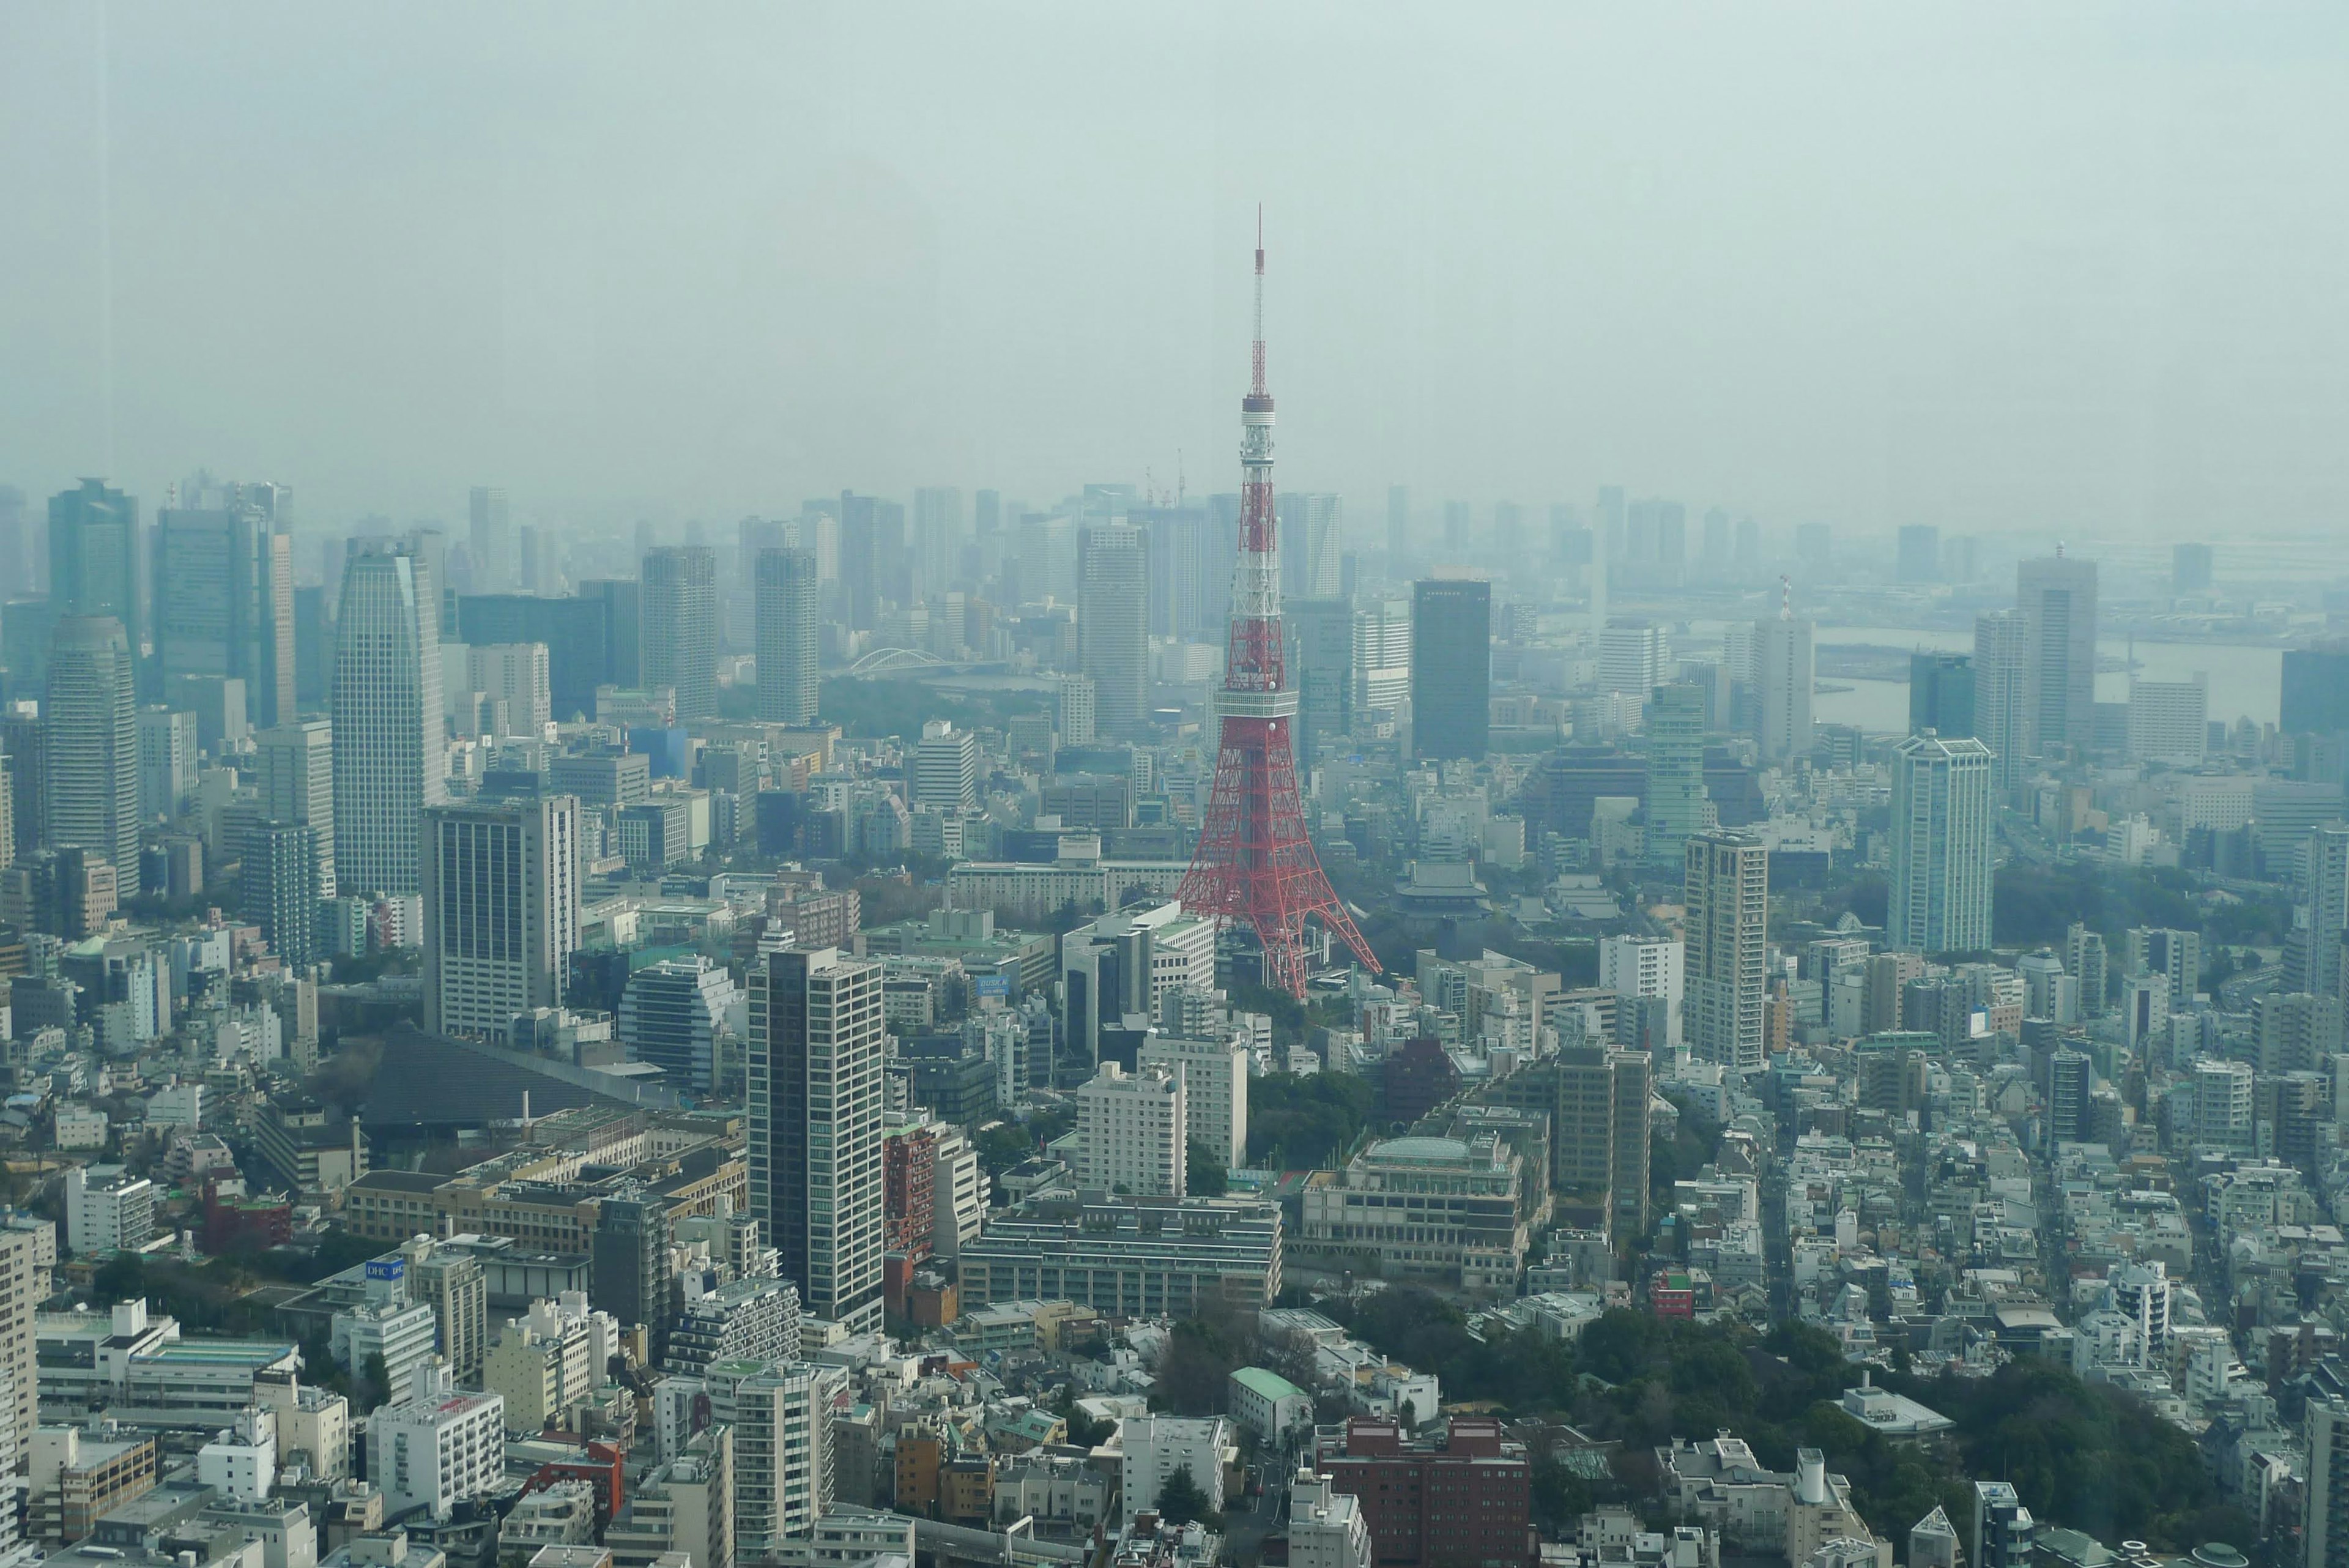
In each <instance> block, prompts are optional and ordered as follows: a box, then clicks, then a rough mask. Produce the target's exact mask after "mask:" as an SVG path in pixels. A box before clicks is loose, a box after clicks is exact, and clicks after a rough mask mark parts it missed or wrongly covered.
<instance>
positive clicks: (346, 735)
mask: <svg viewBox="0 0 2349 1568" xmlns="http://www.w3.org/2000/svg"><path fill="white" fill-rule="evenodd" d="M334 713H335V719H334V726H335V727H334V745H333V748H332V749H333V761H334V778H335V786H334V803H335V882H336V887H337V888H340V889H341V890H342V891H343V892H344V893H346V894H349V895H355V896H358V897H362V898H363V897H366V896H367V895H368V894H372V893H398V894H414V893H419V892H421V891H422V890H423V887H424V873H423V864H422V861H423V856H422V848H423V844H424V809H425V807H427V806H431V805H440V804H441V803H442V802H443V801H445V800H447V799H448V798H449V755H448V746H447V743H446V738H445V737H446V732H445V730H444V729H443V727H442V718H441V710H440V585H439V584H438V583H436V582H434V581H433V577H432V568H431V566H430V565H429V563H428V562H427V561H426V559H425V557H424V556H420V555H417V554H415V553H413V552H412V551H411V550H409V548H408V547H407V546H405V545H399V544H397V543H395V542H393V541H390V540H382V539H376V540H367V541H365V542H361V541H357V540H354V541H353V542H352V551H351V555H350V557H349V559H348V561H347V563H346V564H345V566H344V567H343V594H342V607H341V611H340V615H339V618H338V619H337V621H336V628H335V686H334Z"/></svg>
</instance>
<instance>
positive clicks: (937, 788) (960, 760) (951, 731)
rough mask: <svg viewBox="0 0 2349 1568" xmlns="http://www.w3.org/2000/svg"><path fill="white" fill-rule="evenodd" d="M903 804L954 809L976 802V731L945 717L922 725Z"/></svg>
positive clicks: (951, 810)
mask: <svg viewBox="0 0 2349 1568" xmlns="http://www.w3.org/2000/svg"><path fill="white" fill-rule="evenodd" d="M908 782H909V783H910V784H911V786H912V787H911V789H910V790H909V791H908V795H909V799H908V802H907V804H908V805H912V806H913V807H914V809H916V810H917V811H920V810H929V811H942V812H947V813H949V814H951V813H957V812H964V811H968V810H970V809H971V808H972V807H974V806H976V805H978V732H975V731H972V730H968V729H961V728H957V726H956V725H955V723H954V722H953V721H952V720H949V719H931V720H927V721H926V722H924V723H923V725H922V738H921V740H920V741H919V742H917V743H916V746H915V748H914V759H913V768H912V772H911V774H910V777H909V781H908Z"/></svg>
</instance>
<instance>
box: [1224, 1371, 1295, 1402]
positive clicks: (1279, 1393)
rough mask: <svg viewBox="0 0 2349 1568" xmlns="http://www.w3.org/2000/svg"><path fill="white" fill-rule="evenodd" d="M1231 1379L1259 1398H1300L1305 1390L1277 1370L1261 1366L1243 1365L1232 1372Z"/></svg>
mask: <svg viewBox="0 0 2349 1568" xmlns="http://www.w3.org/2000/svg"><path fill="white" fill-rule="evenodd" d="M1232 1381H1233V1382H1235V1383H1237V1384H1238V1385H1239V1386H1241V1387H1243V1388H1245V1389H1247V1391H1248V1392H1249V1393H1251V1394H1253V1395H1255V1396H1256V1397H1257V1398H1259V1399H1272V1400H1280V1399H1302V1398H1304V1397H1306V1396H1305V1390H1304V1389H1302V1388H1299V1386H1297V1385H1296V1384H1294V1383H1291V1382H1290V1381H1289V1380H1288V1378H1286V1377H1283V1376H1281V1375H1280V1374H1279V1373H1278V1372H1272V1371H1268V1370H1267V1369H1266V1368H1264V1367H1261V1366H1243V1367H1240V1368H1239V1369H1238V1370H1237V1371H1236V1372H1234V1373H1233V1374H1232Z"/></svg>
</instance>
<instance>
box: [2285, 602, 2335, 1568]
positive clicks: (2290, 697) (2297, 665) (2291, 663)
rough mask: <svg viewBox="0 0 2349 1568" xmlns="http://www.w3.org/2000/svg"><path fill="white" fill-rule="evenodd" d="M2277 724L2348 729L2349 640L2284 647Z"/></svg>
mask: <svg viewBox="0 0 2349 1568" xmlns="http://www.w3.org/2000/svg"><path fill="white" fill-rule="evenodd" d="M2276 727H2277V728H2278V729H2280V730H2282V732H2284V733H2285V734H2287V735H2336V734H2342V733H2344V732H2349V642H2333V643H2327V644H2324V645H2323V646H2320V647H2316V648H2287V649H2284V650H2283V690H2282V701H2281V704H2280V706H2279V709H2278V716H2277V722H2276ZM2344 1547H2349V1541H2344Z"/></svg>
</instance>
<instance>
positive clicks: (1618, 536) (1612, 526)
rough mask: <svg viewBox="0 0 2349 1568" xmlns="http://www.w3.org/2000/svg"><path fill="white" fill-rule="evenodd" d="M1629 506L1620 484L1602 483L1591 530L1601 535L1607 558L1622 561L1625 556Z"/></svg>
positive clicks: (1593, 507) (1592, 515)
mask: <svg viewBox="0 0 2349 1568" xmlns="http://www.w3.org/2000/svg"><path fill="white" fill-rule="evenodd" d="M1628 514H1629V507H1628V505H1627V504H1626V503H1625V501H1624V498H1623V487H1622V486H1621V485H1619V484H1602V485H1600V486H1599V499H1598V501H1597V502H1596V503H1595V504H1593V505H1592V507H1591V524H1590V525H1591V531H1592V532H1593V533H1594V534H1596V535H1598V536H1599V544H1600V545H1602V546H1603V547H1604V549H1605V551H1606V557H1605V558H1606V559H1607V560H1609V561H1610V562H1612V561H1620V560H1622V559H1623V558H1624V556H1623V544H1624V540H1623V535H1624V532H1625V529H1626V526H1627V517H1628Z"/></svg>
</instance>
